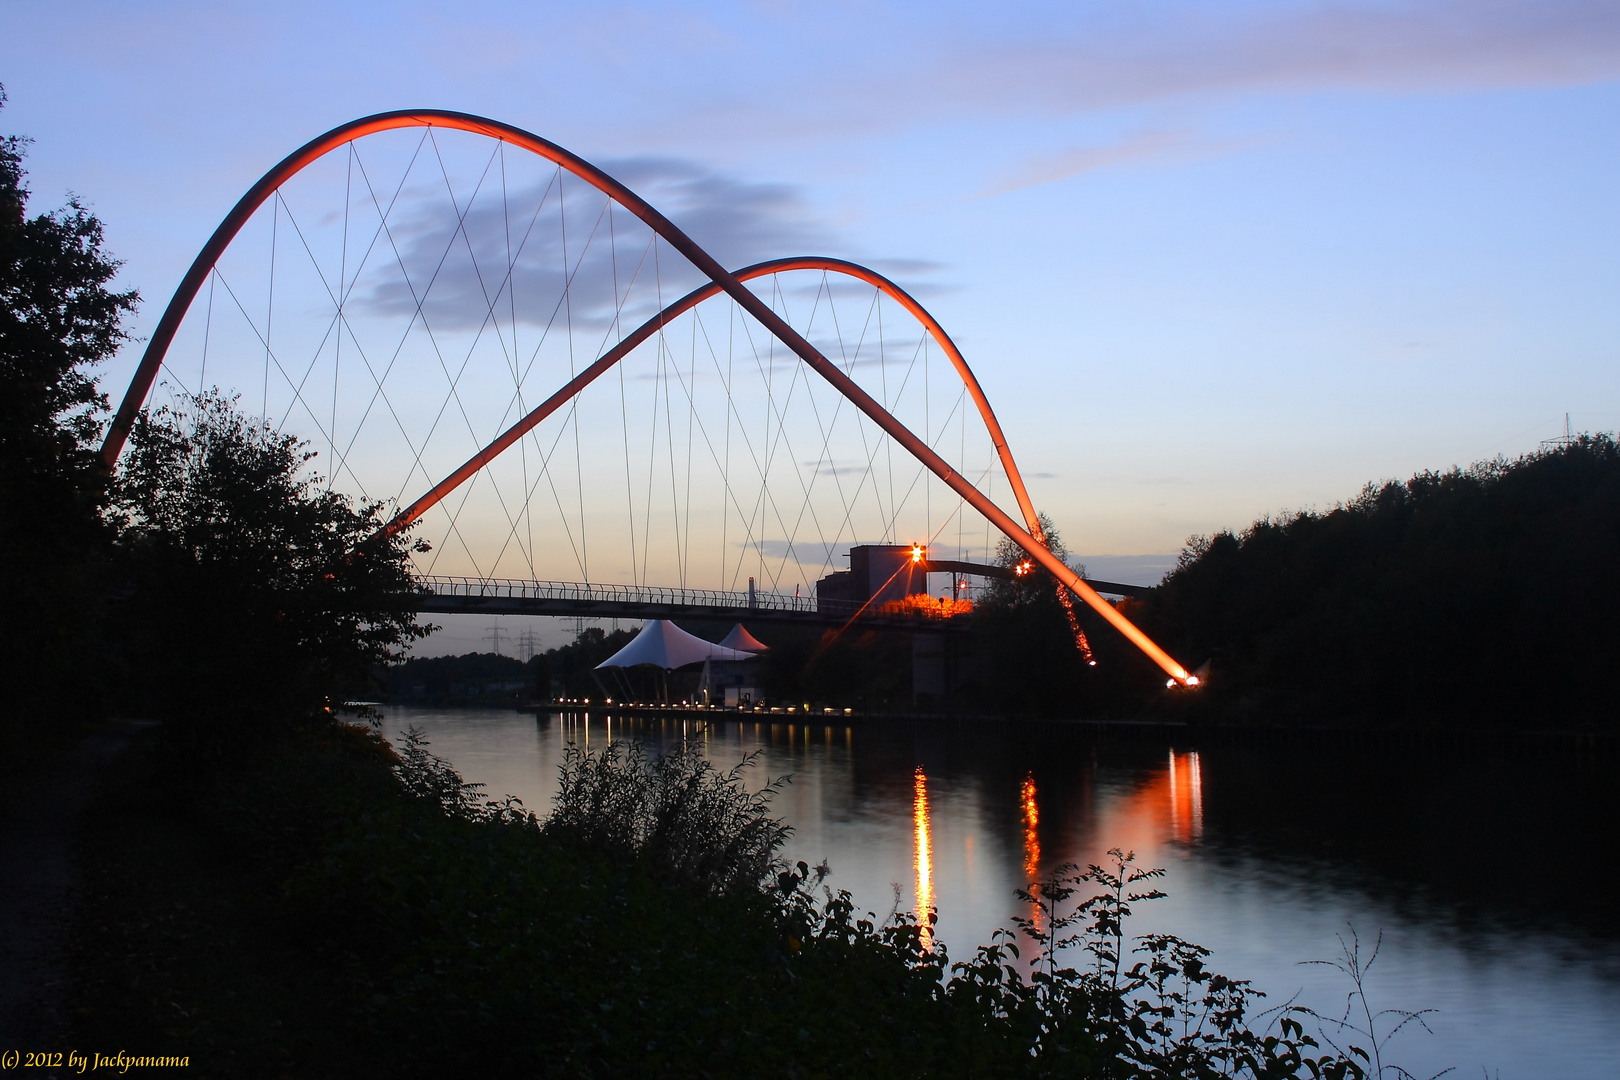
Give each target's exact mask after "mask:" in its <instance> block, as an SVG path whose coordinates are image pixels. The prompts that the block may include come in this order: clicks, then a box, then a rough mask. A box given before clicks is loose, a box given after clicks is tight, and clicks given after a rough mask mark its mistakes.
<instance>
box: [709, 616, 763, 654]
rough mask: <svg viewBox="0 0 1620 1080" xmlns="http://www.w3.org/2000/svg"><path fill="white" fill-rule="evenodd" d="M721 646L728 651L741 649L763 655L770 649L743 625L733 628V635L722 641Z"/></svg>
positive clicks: (728, 635) (739, 624)
mask: <svg viewBox="0 0 1620 1080" xmlns="http://www.w3.org/2000/svg"><path fill="white" fill-rule="evenodd" d="M720 644H722V645H724V646H725V647H726V648H728V649H739V650H741V651H742V652H746V653H762V652H765V651H766V650H767V649H769V648H770V646H769V645H767V644H765V643H764V642H763V641H761V640H759V638H757V637H755V636H754V635H753V634H750V633H749V632H748V630H747V629H746V628H745V627H744V626H743V624H742V623H738V624H737V625H736V626H733V627H732V628H731V633H729V634H727V635H726V636H725V637H723V638H721V639H720Z"/></svg>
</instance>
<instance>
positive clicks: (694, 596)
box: [419, 576, 858, 615]
mask: <svg viewBox="0 0 1620 1080" xmlns="http://www.w3.org/2000/svg"><path fill="white" fill-rule="evenodd" d="M419 580H420V581H421V583H422V585H423V586H424V587H425V588H427V589H428V590H429V591H431V592H433V593H434V594H436V595H438V596H467V597H489V598H502V599H518V600H522V599H528V600H574V601H582V602H591V603H621V604H669V605H676V606H684V607H708V608H729V609H751V610H755V611H797V612H804V613H806V614H814V613H816V612H817V611H818V610H819V611H820V613H821V614H823V615H827V614H833V615H840V614H841V615H853V614H854V613H855V609H856V607H857V606H858V605H856V604H853V603H850V602H849V601H842V600H823V601H822V602H821V606H820V607H819V608H818V607H817V605H816V598H815V597H814V596H789V595H787V594H786V593H779V592H768V591H765V590H759V589H756V590H754V591H753V592H751V593H750V592H729V591H726V590H723V589H683V588H667V587H663V586H657V585H609V584H599V583H596V584H593V583H588V582H578V581H524V580H522V579H516V578H475V577H444V576H426V577H423V578H420V579H419ZM845 609H847V610H845Z"/></svg>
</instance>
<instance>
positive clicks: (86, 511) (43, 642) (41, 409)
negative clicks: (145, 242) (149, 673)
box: [0, 88, 138, 733]
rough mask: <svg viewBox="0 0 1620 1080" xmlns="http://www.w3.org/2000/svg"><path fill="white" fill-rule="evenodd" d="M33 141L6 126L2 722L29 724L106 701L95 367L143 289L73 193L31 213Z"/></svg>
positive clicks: (1, 156) (0, 340)
mask: <svg viewBox="0 0 1620 1080" xmlns="http://www.w3.org/2000/svg"><path fill="white" fill-rule="evenodd" d="M4 102H5V91H4V89H3V88H0V105H3V104H4ZM27 145H28V140H26V139H24V138H20V137H18V136H14V135H13V136H6V137H4V138H0V516H3V519H4V522H5V526H4V528H0V567H4V570H3V571H0V573H4V575H5V579H4V586H3V587H4V589H5V593H6V603H7V607H8V609H9V610H8V614H7V617H6V619H5V620H3V621H0V625H3V629H0V656H3V657H5V663H6V664H7V666H8V667H10V668H11V670H10V671H9V672H8V673H7V674H6V676H5V678H4V693H3V694H0V700H3V701H4V705H0V726H3V727H4V728H6V729H7V730H9V731H11V732H13V733H16V732H18V731H20V730H21V727H20V725H22V723H23V722H24V721H32V720H36V719H37V720H44V719H46V718H49V719H50V720H51V721H53V723H50V724H41V723H29V724H28V725H27V726H28V727H30V728H35V729H38V728H41V727H61V726H62V725H60V724H57V723H54V721H57V720H60V719H61V718H63V717H68V716H72V715H74V714H76V713H82V712H84V711H86V710H90V711H93V710H94V709H95V707H96V706H97V704H98V697H99V694H98V691H99V690H100V689H101V688H102V682H101V681H100V680H92V681H89V682H87V681H86V680H84V679H82V677H80V670H81V669H82V668H83V666H84V665H85V664H86V663H87V662H89V661H91V660H92V659H93V658H94V656H95V654H96V652H98V651H99V649H98V647H97V646H98V641H97V639H98V635H99V631H100V616H101V612H102V600H103V597H104V595H105V592H106V583H105V581H104V579H103V575H102V571H103V569H104V566H105V556H106V554H107V553H108V551H109V550H110V545H111V534H110V533H109V531H108V530H107V528H106V527H105V525H104V524H103V522H102V520H101V509H102V500H103V496H104V490H105V478H104V475H103V472H102V469H101V468H100V464H99V461H98V459H97V457H96V453H95V441H96V439H97V436H98V435H99V433H100V425H101V418H102V414H103V413H104V412H105V409H106V403H105V400H104V398H103V396H102V395H101V393H100V392H99V390H98V389H97V387H96V380H95V374H94V369H95V367H96V365H97V364H99V363H101V362H102V361H104V360H106V359H107V358H108V357H110V356H111V355H112V354H113V353H114V352H116V351H117V349H118V347H119V345H120V344H122V343H123V342H124V341H125V340H126V338H127V332H126V331H125V329H124V318H125V316H127V315H128V314H129V313H130V312H132V311H134V309H135V305H136V302H137V299H138V297H137V295H136V293H135V291H134V290H126V291H123V292H118V291H114V290H112V289H110V288H108V283H109V282H110V281H111V280H112V278H113V276H114V275H115V274H116V273H117V271H118V266H119V263H118V262H117V261H116V260H115V259H113V258H112V257H111V256H109V255H108V254H107V252H106V251H105V250H104V249H103V246H102V228H101V222H100V221H99V220H97V218H96V216H95V215H94V214H92V213H90V211H89V210H87V209H86V208H85V207H84V205H83V204H81V203H80V202H79V200H78V198H77V197H72V198H70V199H69V200H68V203H67V205H66V206H65V207H63V208H62V209H60V210H56V211H53V212H51V213H46V214H38V215H35V216H33V217H29V216H28V199H29V190H28V188H27V186H26V184H25V183H24V176H25V174H24V171H23V167H22V162H23V156H24V153H25V151H26V149H27Z"/></svg>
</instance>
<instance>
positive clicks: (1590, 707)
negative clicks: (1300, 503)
mask: <svg viewBox="0 0 1620 1080" xmlns="http://www.w3.org/2000/svg"><path fill="white" fill-rule="evenodd" d="M1617 548H1620V446H1617V445H1616V443H1615V440H1614V438H1613V437H1611V436H1608V435H1595V436H1583V437H1581V438H1580V439H1579V440H1577V441H1576V442H1574V443H1572V444H1570V445H1566V446H1561V447H1557V448H1554V449H1550V450H1547V451H1543V452H1540V453H1536V454H1530V455H1526V456H1524V457H1520V458H1517V459H1515V460H1512V461H1507V460H1502V459H1498V460H1496V461H1490V462H1482V463H1479V464H1476V465H1473V466H1471V467H1470V468H1468V469H1452V470H1450V471H1449V472H1443V473H1433V472H1426V473H1422V474H1419V475H1417V476H1414V477H1412V479H1410V480H1408V481H1406V482H1405V483H1394V482H1389V483H1384V484H1381V485H1368V486H1367V487H1366V488H1365V489H1363V491H1362V492H1361V494H1360V495H1359V496H1357V497H1356V498H1355V499H1353V500H1351V501H1350V502H1348V503H1346V504H1343V505H1341V506H1337V507H1334V508H1333V509H1332V510H1329V511H1326V512H1323V513H1314V512H1313V513H1303V512H1302V513H1297V514H1292V515H1286V516H1281V517H1276V518H1270V517H1268V518H1262V519H1260V520H1259V521H1256V522H1255V523H1254V524H1253V525H1251V526H1249V528H1247V529H1245V530H1244V531H1243V532H1241V533H1237V534H1234V533H1230V532H1223V533H1218V534H1216V535H1214V536H1210V537H1193V538H1192V539H1191V540H1190V541H1189V542H1188V546H1187V548H1186V550H1185V551H1184V552H1183V553H1182V557H1181V560H1180V563H1179V565H1178V566H1177V568H1176V570H1175V571H1174V572H1173V573H1172V574H1171V575H1170V576H1169V577H1168V578H1167V579H1166V580H1165V582H1164V584H1163V585H1162V586H1161V587H1160V588H1158V589H1156V590H1155V591H1154V594H1153V596H1152V597H1151V598H1150V599H1149V600H1148V601H1147V603H1146V604H1145V605H1144V606H1143V608H1142V609H1141V611H1140V614H1139V617H1140V619H1141V621H1142V622H1143V624H1144V628H1145V629H1147V630H1148V631H1149V633H1153V634H1155V635H1157V636H1158V637H1159V639H1160V640H1161V642H1162V643H1163V644H1164V645H1165V646H1166V647H1167V648H1169V649H1170V650H1171V652H1172V653H1174V654H1176V655H1179V656H1181V657H1182V658H1183V659H1184V660H1188V659H1190V660H1192V661H1193V662H1197V661H1199V660H1201V659H1203V658H1205V657H1212V658H1213V664H1212V672H1211V679H1210V680H1209V685H1208V688H1207V689H1208V691H1209V693H1208V695H1207V697H1208V701H1207V702H1206V707H1207V709H1208V711H1209V713H1210V714H1211V715H1219V716H1229V717H1234V718H1247V717H1259V716H1264V717H1266V718H1267V719H1268V720H1270V721H1271V722H1277V721H1279V720H1281V721H1286V720H1288V719H1292V718H1312V719H1316V720H1320V719H1322V718H1326V717H1331V718H1337V719H1348V720H1361V721H1368V722H1380V723H1400V724H1433V723H1446V724H1458V725H1479V724H1515V725H1531V724H1536V725H1543V724H1544V725H1548V726H1559V727H1572V726H1579V725H1601V726H1608V727H1612V726H1613V725H1614V724H1615V722H1616V721H1617V719H1620V716H1617V713H1616V708H1615V704H1614V701H1615V699H1614V695H1613V688H1612V686H1611V682H1612V679H1611V678H1610V674H1609V672H1610V669H1611V667H1612V664H1611V661H1610V658H1611V657H1612V656H1613V655H1614V653H1615V652H1616V649H1617V647H1620V623H1617V622H1616V621H1615V619H1614V617H1613V612H1614V609H1615V607H1616V605H1617V604H1620V562H1617V561H1616V560H1615V558H1614V552H1615V550H1616V549H1617Z"/></svg>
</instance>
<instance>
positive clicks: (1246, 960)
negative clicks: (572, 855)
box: [386, 708, 1620, 1078]
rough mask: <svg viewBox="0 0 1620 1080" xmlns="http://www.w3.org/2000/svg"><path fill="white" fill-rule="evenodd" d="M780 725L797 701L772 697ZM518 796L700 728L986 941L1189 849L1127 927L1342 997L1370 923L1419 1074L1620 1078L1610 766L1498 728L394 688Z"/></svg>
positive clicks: (890, 898)
mask: <svg viewBox="0 0 1620 1080" xmlns="http://www.w3.org/2000/svg"><path fill="white" fill-rule="evenodd" d="M775 719H776V720H778V721H781V720H782V719H783V718H781V717H777V718H775ZM413 725H414V726H415V727H417V728H420V729H422V730H423V731H425V732H426V733H427V736H428V738H429V739H430V741H431V744H432V745H431V748H432V750H433V751H434V752H435V753H437V754H438V755H439V756H441V757H443V758H446V759H447V760H448V761H450V762H451V763H452V764H453V765H454V766H455V767H456V768H457V769H458V770H460V771H461V772H462V774H463V775H464V776H466V777H467V778H468V779H469V780H475V781H479V782H482V783H484V784H486V785H487V787H488V790H489V792H490V793H492V794H495V795H505V794H511V795H516V796H517V797H519V798H520V799H522V800H523V802H524V803H525V804H526V805H528V806H529V807H531V808H532V809H535V810H536V811H539V812H542V813H543V812H544V811H545V809H546V808H547V807H548V806H549V804H550V800H551V797H552V795H553V794H554V793H555V790H556V773H557V765H558V763H559V762H560V761H561V758H562V752H563V748H564V747H565V746H566V745H568V744H569V743H570V742H579V743H582V744H588V745H590V746H592V747H599V746H601V745H604V744H605V743H606V742H607V741H608V740H610V739H626V738H627V739H635V740H639V741H642V742H644V743H646V744H647V745H649V746H650V747H667V746H670V745H673V744H675V743H677V742H679V741H681V740H683V739H685V740H695V741H696V742H697V743H698V744H699V745H701V746H702V747H704V749H705V752H706V753H707V754H708V756H709V757H710V758H711V759H712V760H713V761H715V762H716V763H717V764H718V765H721V766H729V765H731V764H733V763H735V762H737V761H739V760H741V759H742V758H743V757H745V756H746V755H748V754H750V753H753V752H755V751H761V752H762V753H761V761H760V763H759V764H758V765H757V766H756V768H755V778H756V783H760V782H763V781H764V779H765V778H766V776H767V775H768V776H771V777H775V776H779V775H782V774H790V775H791V777H792V782H791V784H789V785H788V786H787V788H786V789H785V790H784V791H783V792H782V794H781V795H780V797H779V798H778V800H777V802H776V806H777V808H778V810H779V812H780V813H781V815H782V816H783V817H784V818H785V819H786V820H787V821H788V822H789V823H790V824H792V826H793V827H794V834H793V837H792V839H791V840H790V842H789V844H788V847H787V849H786V852H785V853H786V854H787V855H788V856H789V857H790V858H793V859H803V860H805V861H806V862H809V863H812V864H814V863H817V862H820V861H821V860H823V859H826V860H827V861H828V863H829V864H830V865H831V867H832V871H833V875H832V877H831V879H830V880H829V884H831V885H833V886H834V887H836V888H844V889H848V890H850V892H851V893H852V894H853V895H854V897H855V900H856V902H857V903H858V904H859V905H861V906H862V907H863V908H865V909H868V910H871V911H874V912H875V913H877V914H878V915H879V916H883V915H885V914H886V913H888V912H889V911H890V910H891V909H893V908H894V907H895V906H896V905H898V906H899V908H900V909H901V910H923V909H926V908H927V907H929V906H934V907H936V908H937V909H938V912H939V923H938V928H937V935H938V939H939V940H940V941H941V942H942V943H943V944H944V946H945V947H946V948H948V949H949V951H950V953H951V955H952V956H954V957H957V958H962V957H965V956H966V955H967V954H968V953H969V952H970V951H971V950H972V948H973V947H974V946H976V945H978V944H981V943H984V942H986V941H988V940H989V938H990V935H991V933H992V932H993V931H994V930H996V929H997V928H998V927H1002V926H1009V925H1011V923H1010V920H1011V918H1012V917H1013V916H1014V915H1016V914H1019V913H1020V907H1019V904H1018V901H1017V899H1016V897H1015V896H1014V892H1013V890H1014V889H1016V888H1017V887H1019V886H1020V885H1022V884H1024V883H1026V882H1027V881H1029V880H1030V879H1031V877H1032V876H1034V875H1037V874H1040V873H1047V872H1050V871H1051V870H1052V869H1053V868H1054V867H1056V866H1058V865H1059V864H1062V863H1078V864H1080V865H1082V866H1084V865H1086V864H1088V863H1094V862H1103V861H1105V859H1106V854H1105V853H1106V852H1107V851H1108V849H1110V848H1116V847H1117V848H1123V849H1127V850H1132V851H1135V852H1136V854H1137V857H1138V861H1139V863H1140V864H1142V865H1146V866H1155V867H1164V868H1165V870H1166V875H1165V878H1164V879H1163V881H1162V883H1161V887H1162V888H1163V889H1164V890H1165V891H1166V892H1167V893H1169V896H1168V898H1167V899H1164V900H1159V901H1155V902H1153V903H1151V904H1147V905H1144V906H1143V907H1142V909H1141V913H1140V915H1139V916H1138V917H1136V918H1135V919H1134V920H1133V922H1134V923H1135V925H1134V926H1132V927H1131V928H1130V929H1131V930H1132V931H1133V932H1135V933H1145V932H1148V931H1150V930H1152V931H1168V932H1172V933H1176V934H1179V935H1181V936H1183V937H1185V938H1187V939H1190V940H1192V941H1196V942H1198V943H1200V944H1202V945H1204V946H1206V947H1209V948H1211V949H1213V950H1214V957H1213V960H1212V966H1213V967H1214V968H1215V970H1217V971H1221V972H1223V973H1225V974H1228V975H1232V976H1235V977H1241V978H1249V979H1252V980H1253V981H1254V983H1255V985H1257V986H1258V987H1260V988H1261V989H1263V990H1265V991H1267V992H1268V994H1269V995H1270V999H1271V1000H1272V1001H1280V1000H1283V999H1286V998H1289V997H1291V996H1293V995H1295V994H1296V993H1297V994H1299V1000H1300V1002H1301V1003H1304V1004H1308V1005H1311V1006H1312V1007H1314V1008H1316V1009H1318V1010H1320V1011H1322V1012H1329V1013H1335V1014H1336V1013H1337V1012H1339V1011H1340V1010H1342V1008H1343V1005H1344V999H1345V993H1346V992H1347V990H1348V988H1349V987H1348V984H1347V983H1346V982H1345V980H1344V979H1343V978H1342V977H1340V976H1338V975H1337V974H1336V973H1334V972H1333V971H1332V970H1331V969H1328V968H1325V967H1321V966H1313V965H1304V964H1302V963H1301V962H1302V961H1307V960H1313V959H1328V958H1331V957H1333V956H1334V955H1336V954H1337V952H1338V950H1339V939H1340V938H1341V937H1348V935H1349V934H1350V932H1351V930H1352V929H1353V930H1354V932H1355V933H1356V934H1358V935H1359V936H1360V938H1361V941H1362V947H1363V949H1364V950H1367V949H1370V947H1371V946H1372V944H1373V943H1374V942H1376V941H1377V940H1378V939H1379V938H1380V936H1381V938H1382V947H1381V948H1382V951H1381V952H1380V954H1379V957H1378V961H1377V963H1376V964H1375V965H1374V966H1373V968H1372V970H1371V973H1370V979H1369V983H1368V985H1369V990H1370V992H1371V995H1372V999H1373V1003H1374V1005H1375V1007H1383V1008H1404V1009H1419V1008H1432V1009H1435V1010H1437V1012H1436V1013H1434V1014H1432V1015H1431V1016H1429V1017H1428V1018H1427V1019H1428V1023H1429V1025H1430V1026H1431V1027H1432V1028H1433V1031H1434V1034H1432V1035H1428V1034H1425V1033H1423V1032H1421V1031H1414V1030H1411V1029H1409V1030H1408V1032H1405V1033H1403V1034H1402V1035H1400V1036H1399V1037H1397V1038H1396V1040H1395V1041H1394V1042H1393V1043H1392V1044H1391V1046H1390V1051H1391V1054H1392V1057H1393V1058H1394V1059H1395V1060H1397V1061H1399V1062H1400V1063H1401V1064H1402V1065H1404V1066H1405V1067H1406V1068H1408V1069H1410V1070H1411V1071H1412V1072H1413V1073H1414V1074H1416V1075H1418V1076H1420V1077H1427V1076H1430V1075H1432V1074H1434V1073H1436V1072H1438V1071H1440V1070H1441V1069H1444V1068H1446V1067H1448V1066H1456V1067H1457V1070H1458V1072H1457V1073H1456V1074H1454V1075H1458V1076H1465V1077H1466V1076H1478V1075H1481V1072H1480V1070H1481V1069H1482V1068H1484V1069H1486V1070H1488V1073H1489V1075H1490V1076H1491V1077H1496V1076H1498V1075H1500V1076H1501V1077H1503V1078H1515V1077H1524V1078H1532V1077H1569V1078H1585V1077H1593V1078H1597V1077H1604V1078H1608V1077H1614V1076H1616V1075H1620V1069H1617V1066H1616V1064H1615V1063H1616V1062H1617V1061H1620V927H1617V926H1616V923H1615V919H1614V916H1615V913H1616V905H1615V902H1614V899H1613V896H1612V893H1611V890H1610V886H1609V885H1608V882H1607V877H1608V875H1609V873H1610V867H1612V866H1613V865H1614V862H1615V857H1616V855H1617V854H1620V843H1617V840H1616V836H1615V833H1616V825H1617V824H1620V795H1617V793H1616V788H1615V786H1614V785H1613V784H1612V783H1611V782H1610V780H1609V774H1610V773H1611V772H1612V771H1613V768H1612V762H1610V761H1604V760H1590V759H1582V758H1579V757H1576V756H1572V755H1568V754H1559V753H1549V754H1547V755H1544V756H1534V755H1529V756H1527V755H1525V754H1523V753H1522V752H1521V753H1515V754H1511V755H1507V754H1502V753H1500V752H1493V751H1488V750H1483V749H1475V750H1467V749H1462V750H1459V749H1454V748H1453V749H1446V750H1426V751H1417V750H1412V749H1410V748H1405V749H1390V748H1387V747H1386V748H1378V747H1364V746H1357V745H1354V744H1345V743H1340V742H1333V741H1331V740H1329V741H1324V743H1323V744H1322V745H1321V746H1317V747H1309V748H1306V747H1302V746H1300V745H1298V744H1290V745H1288V746H1275V747H1266V746H1249V745H1205V746H1197V745H1186V746H1180V745H1177V746H1170V745H1166V744H1163V743H1159V742H1153V741H1148V740H1144V739H1120V738H1119V737H1117V736H1114V737H1109V738H1099V737H1098V735H1097V734H1096V732H1094V731H1093V730H1091V729H1088V728H1085V727H1081V726H1076V725H1061V724H1041V723H1030V724H1010V723H1009V724H971V723H943V724H912V723H909V722H908V723H901V722H895V723H866V724H848V725H846V724H843V723H839V722H836V721H835V722H832V723H825V724H823V723H809V724H806V723H802V722H800V723H791V724H790V723H785V722H777V723H768V722H763V721H762V722H759V723H755V722H753V721H751V720H750V721H742V722H739V721H735V720H732V721H721V722H711V723H703V722H700V721H697V720H679V719H668V720H646V719H624V718H618V717H611V718H610V717H606V716H601V715H596V714H593V715H592V716H591V717H590V718H589V719H582V718H579V717H569V716H562V715H554V714H544V713H543V714H540V715H539V716H538V717H536V716H535V715H534V714H532V713H521V712H512V711H497V710H472V709H460V710H432V709H418V708H390V709H388V710H387V720H386V728H387V730H388V731H389V732H390V733H393V732H397V731H401V730H403V729H405V728H406V727H408V726H413Z"/></svg>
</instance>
